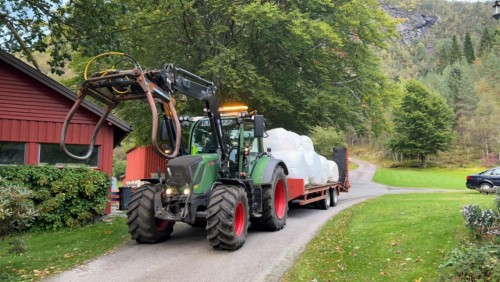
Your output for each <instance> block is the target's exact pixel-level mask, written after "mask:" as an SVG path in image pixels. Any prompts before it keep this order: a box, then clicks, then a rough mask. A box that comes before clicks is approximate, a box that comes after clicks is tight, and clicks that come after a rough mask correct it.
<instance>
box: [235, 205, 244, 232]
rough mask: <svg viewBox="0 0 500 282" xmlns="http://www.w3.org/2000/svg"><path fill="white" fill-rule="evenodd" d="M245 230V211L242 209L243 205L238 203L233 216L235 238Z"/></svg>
mask: <svg viewBox="0 0 500 282" xmlns="http://www.w3.org/2000/svg"><path fill="white" fill-rule="evenodd" d="M244 228H245V209H244V208H243V203H242V202H239V203H238V205H237V206H236V212H235V214H234V233H235V234H236V236H238V237H239V236H240V235H241V234H242V233H243V229H244Z"/></svg>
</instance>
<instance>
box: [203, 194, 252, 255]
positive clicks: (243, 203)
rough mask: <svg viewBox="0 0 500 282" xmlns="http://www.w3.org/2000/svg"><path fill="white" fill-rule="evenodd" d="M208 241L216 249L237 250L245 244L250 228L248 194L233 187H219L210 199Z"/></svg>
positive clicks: (207, 228)
mask: <svg viewBox="0 0 500 282" xmlns="http://www.w3.org/2000/svg"><path fill="white" fill-rule="evenodd" d="M207 210H208V215H207V227H206V230H207V239H208V241H209V242H210V245H211V246H212V247H213V248H215V249H226V250H236V249H239V248H240V247H241V246H243V244H244V243H245V239H246V237H247V232H248V226H249V217H250V215H249V209H248V199H247V194H246V192H245V190H244V189H243V188H238V187H236V186H233V185H221V186H219V187H217V188H216V189H215V190H214V191H213V192H212V196H211V197H210V203H209V204H208V208H207Z"/></svg>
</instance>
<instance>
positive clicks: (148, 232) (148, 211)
mask: <svg viewBox="0 0 500 282" xmlns="http://www.w3.org/2000/svg"><path fill="white" fill-rule="evenodd" d="M154 197H155V187H154V186H152V185H143V186H141V187H139V188H138V189H137V190H136V191H135V193H134V194H132V199H130V203H129V204H128V211H127V217H128V221H127V223H128V231H129V233H130V236H131V237H132V239H133V240H135V241H136V242H137V243H139V244H142V243H148V244H153V243H158V242H161V241H165V240H167V239H169V238H170V234H172V232H173V231H174V224H175V221H168V220H162V219H158V218H155V217H154V215H155V210H154Z"/></svg>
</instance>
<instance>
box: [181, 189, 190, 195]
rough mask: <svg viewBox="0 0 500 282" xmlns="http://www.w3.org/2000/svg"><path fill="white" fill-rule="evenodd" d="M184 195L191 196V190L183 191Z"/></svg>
mask: <svg viewBox="0 0 500 282" xmlns="http://www.w3.org/2000/svg"><path fill="white" fill-rule="evenodd" d="M182 193H183V194H184V195H189V194H191V188H185V189H184V190H183V191H182Z"/></svg>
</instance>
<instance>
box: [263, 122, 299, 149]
mask: <svg viewBox="0 0 500 282" xmlns="http://www.w3.org/2000/svg"><path fill="white" fill-rule="evenodd" d="M267 134H268V135H269V136H268V137H267V138H264V148H265V149H267V148H271V152H277V151H299V150H300V146H299V142H300V137H299V135H298V134H297V133H295V132H291V131H287V130H285V129H283V128H274V129H271V130H268V131H267Z"/></svg>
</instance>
